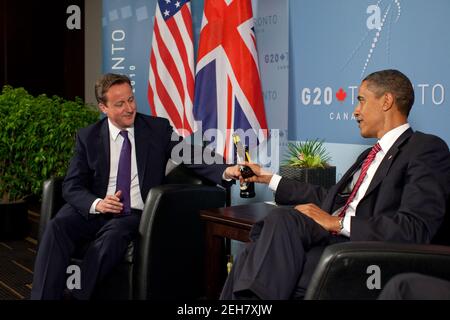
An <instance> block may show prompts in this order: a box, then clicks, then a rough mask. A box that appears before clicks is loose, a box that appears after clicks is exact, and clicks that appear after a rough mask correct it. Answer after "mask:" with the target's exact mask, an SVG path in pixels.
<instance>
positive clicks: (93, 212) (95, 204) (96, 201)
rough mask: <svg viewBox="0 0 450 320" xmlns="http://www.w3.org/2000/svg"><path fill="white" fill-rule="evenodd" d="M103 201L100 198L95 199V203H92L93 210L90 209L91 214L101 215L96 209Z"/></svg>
mask: <svg viewBox="0 0 450 320" xmlns="http://www.w3.org/2000/svg"><path fill="white" fill-rule="evenodd" d="M101 200H102V199H100V198H98V199H95V201H94V202H92V205H91V208H90V209H89V213H90V214H100V212H99V211H95V207H96V206H97V203H99V202H100V201H101Z"/></svg>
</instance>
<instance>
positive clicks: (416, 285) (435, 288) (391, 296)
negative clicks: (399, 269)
mask: <svg viewBox="0 0 450 320" xmlns="http://www.w3.org/2000/svg"><path fill="white" fill-rule="evenodd" d="M378 300H450V281H446V280H444V279H440V278H436V277H431V276H428V275H424V274H420V273H400V274H398V275H396V276H394V277H392V278H391V279H390V280H389V281H388V282H387V283H386V285H385V286H384V288H383V290H382V291H381V293H380V295H379V296H378Z"/></svg>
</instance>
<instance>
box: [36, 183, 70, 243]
mask: <svg viewBox="0 0 450 320" xmlns="http://www.w3.org/2000/svg"><path fill="white" fill-rule="evenodd" d="M63 181H64V178H63V177H52V178H50V179H48V180H45V181H44V186H43V189H42V204H41V214H40V218H39V230H38V242H40V241H41V237H42V235H43V234H44V229H45V225H46V224H47V222H48V221H49V220H50V219H51V218H53V217H54V216H55V215H56V213H57V212H58V210H59V209H61V207H62V206H63V205H64V204H65V203H66V201H65V200H64V198H63V196H62V183H63Z"/></svg>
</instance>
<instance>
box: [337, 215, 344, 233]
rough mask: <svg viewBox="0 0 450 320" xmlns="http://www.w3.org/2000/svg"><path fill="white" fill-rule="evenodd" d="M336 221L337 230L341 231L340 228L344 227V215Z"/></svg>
mask: <svg viewBox="0 0 450 320" xmlns="http://www.w3.org/2000/svg"><path fill="white" fill-rule="evenodd" d="M338 222H339V232H341V231H342V229H344V217H342V218H339V220H338Z"/></svg>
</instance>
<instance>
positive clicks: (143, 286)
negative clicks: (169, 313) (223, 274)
mask: <svg viewBox="0 0 450 320" xmlns="http://www.w3.org/2000/svg"><path fill="white" fill-rule="evenodd" d="M225 198H226V192H225V189H223V188H221V187H216V186H214V187H213V186H205V185H186V184H166V185H161V186H158V187H155V188H152V189H151V190H150V192H149V194H148V196H147V200H146V201H145V206H144V210H143V212H142V217H141V222H140V225H139V234H138V239H137V241H136V243H137V244H138V247H137V248H136V251H135V260H134V270H133V272H134V275H133V276H134V279H139V280H138V281H134V284H135V286H134V289H133V290H134V297H135V299H141V300H143V299H151V298H157V299H174V298H198V297H199V296H200V295H201V290H202V288H201V285H202V281H201V279H202V278H201V277H202V274H203V268H204V266H203V251H204V234H203V228H202V225H201V221H200V215H199V210H201V209H206V208H217V207H223V206H224V205H225Z"/></svg>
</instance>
